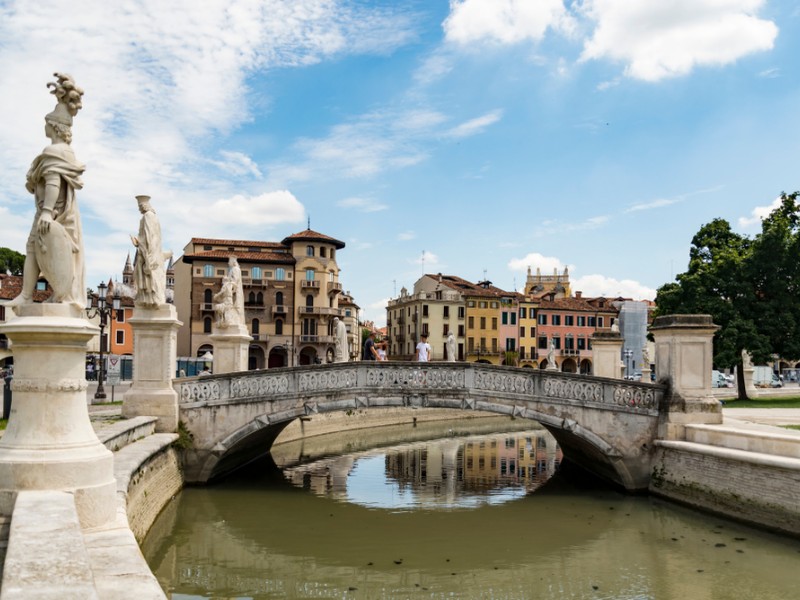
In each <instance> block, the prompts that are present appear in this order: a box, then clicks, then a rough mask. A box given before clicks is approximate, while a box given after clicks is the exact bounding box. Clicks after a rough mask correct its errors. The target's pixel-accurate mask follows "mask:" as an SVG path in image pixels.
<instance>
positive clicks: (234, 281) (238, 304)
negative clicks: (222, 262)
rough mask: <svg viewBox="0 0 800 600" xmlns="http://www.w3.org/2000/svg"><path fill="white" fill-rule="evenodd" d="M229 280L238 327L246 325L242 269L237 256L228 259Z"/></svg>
mask: <svg viewBox="0 0 800 600" xmlns="http://www.w3.org/2000/svg"><path fill="white" fill-rule="evenodd" d="M228 278H229V279H230V280H231V292H232V293H233V298H232V302H233V309H234V312H235V313H236V314H235V315H234V317H235V323H234V324H236V325H244V287H243V285H242V269H241V267H239V261H238V260H236V257H235V256H231V257H230V258H229V259H228Z"/></svg>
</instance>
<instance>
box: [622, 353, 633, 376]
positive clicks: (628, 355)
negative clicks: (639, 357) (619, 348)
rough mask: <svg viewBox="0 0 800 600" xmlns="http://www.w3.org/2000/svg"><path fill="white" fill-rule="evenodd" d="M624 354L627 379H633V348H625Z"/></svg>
mask: <svg viewBox="0 0 800 600" xmlns="http://www.w3.org/2000/svg"><path fill="white" fill-rule="evenodd" d="M622 355H623V356H624V357H625V379H632V378H633V375H632V374H631V358H632V357H633V350H625V351H624V352H623V353H622Z"/></svg>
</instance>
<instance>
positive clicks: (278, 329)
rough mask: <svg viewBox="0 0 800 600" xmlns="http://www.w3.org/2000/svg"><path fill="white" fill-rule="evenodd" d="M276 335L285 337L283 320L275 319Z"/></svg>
mask: <svg viewBox="0 0 800 600" xmlns="http://www.w3.org/2000/svg"><path fill="white" fill-rule="evenodd" d="M275 335H283V319H275Z"/></svg>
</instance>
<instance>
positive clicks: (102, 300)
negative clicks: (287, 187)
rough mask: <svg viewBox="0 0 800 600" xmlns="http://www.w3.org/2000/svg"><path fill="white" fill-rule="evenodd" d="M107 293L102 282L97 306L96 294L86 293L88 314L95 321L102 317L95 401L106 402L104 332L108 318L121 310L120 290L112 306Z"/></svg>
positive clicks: (105, 286) (98, 289) (98, 287)
mask: <svg viewBox="0 0 800 600" xmlns="http://www.w3.org/2000/svg"><path fill="white" fill-rule="evenodd" d="M107 292H108V286H107V285H106V284H105V283H102V282H100V283H99V284H98V286H97V303H96V304H93V300H94V293H93V292H92V290H91V289H90V290H88V291H87V293H86V300H87V303H86V314H87V315H88V317H89V318H90V319H93V318H94V317H100V366H99V368H98V369H97V391H96V392H95V394H94V398H95V400H105V397H106V391H105V389H104V388H103V381H104V380H105V376H106V368H105V361H104V360H103V352H104V344H103V340H104V337H103V332H104V331H105V328H106V325H107V324H109V321H108V317H109V316H110V315H111V311H117V310H119V306H120V297H119V290H118V289H115V290H114V296H113V299H112V301H111V305H110V306H109V304H108V301H107V296H106V293H107Z"/></svg>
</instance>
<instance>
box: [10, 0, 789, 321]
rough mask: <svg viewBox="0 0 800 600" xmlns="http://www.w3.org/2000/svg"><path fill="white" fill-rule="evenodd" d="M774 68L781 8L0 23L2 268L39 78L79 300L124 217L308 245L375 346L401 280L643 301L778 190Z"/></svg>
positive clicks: (284, 4)
mask: <svg viewBox="0 0 800 600" xmlns="http://www.w3.org/2000/svg"><path fill="white" fill-rule="evenodd" d="M798 56H800V8H798V5H797V3H796V2H795V1H790V0H669V1H667V0H664V1H661V2H653V1H652V0H574V1H569V0H567V1H564V0H451V1H450V2H448V1H446V0H406V1H403V2H399V1H397V0H383V1H372V0H283V1H280V0H260V1H259V0H204V1H203V2H197V1H196V0H191V1H190V0H177V1H169V0H126V1H124V2H123V1H120V2H91V1H89V0H71V1H69V2H66V1H63V2H62V1H57V0H39V1H36V2H34V1H32V0H0V81H3V82H4V85H5V86H6V92H5V93H3V94H0V114H1V115H2V126H1V127H0V161H1V162H0V164H2V167H0V246H4V247H9V248H12V249H15V250H17V251H19V252H24V251H25V240H26V238H27V235H28V231H29V229H30V227H31V222H32V219H33V214H34V207H33V197H32V196H31V195H30V194H28V193H27V192H26V191H25V185H24V184H25V175H26V173H27V170H28V167H29V166H30V163H31V161H32V160H33V158H34V157H35V156H36V155H37V154H38V153H39V152H40V151H41V150H42V148H43V147H44V146H46V145H47V144H48V140H47V139H46V138H45V136H44V131H43V129H44V127H43V125H44V123H43V118H44V115H45V114H47V113H48V112H50V111H51V110H52V109H53V107H54V101H53V96H51V95H50V94H48V93H47V88H46V83H48V82H50V81H53V80H54V78H53V77H52V73H54V72H56V71H59V72H65V73H69V74H71V75H72V76H73V77H74V78H75V81H76V83H77V84H78V85H79V86H80V87H82V88H83V89H84V91H85V95H84V97H83V110H82V111H81V112H80V113H79V114H78V115H77V116H76V117H75V121H74V126H73V142H72V147H73V149H74V151H75V154H76V156H77V157H78V159H79V160H80V161H81V162H84V163H85V164H86V166H87V170H86V172H85V173H84V176H83V180H84V184H85V187H84V188H83V190H81V191H80V192H79V196H78V198H79V203H80V209H81V214H82V219H83V227H84V243H85V248H86V266H87V281H88V282H89V283H91V284H92V285H93V286H96V283H94V282H100V281H101V280H108V279H109V278H121V271H122V267H123V265H124V263H125V258H126V256H127V255H128V253H129V252H132V250H133V247H132V245H131V241H130V234H133V233H136V231H137V229H138V220H139V214H138V210H137V206H136V200H135V196H136V195H140V194H145V195H149V196H151V197H152V204H153V206H154V208H155V209H156V211H157V212H158V214H159V217H160V221H161V227H162V232H163V236H164V247H165V249H171V250H172V251H173V252H174V253H175V256H176V257H179V256H180V255H181V254H182V249H183V248H184V246H185V245H186V244H187V243H188V242H189V240H190V239H191V238H192V237H214V238H225V239H241V240H268V241H280V240H281V239H283V238H284V237H286V236H288V235H291V234H293V233H297V232H299V231H302V230H304V229H306V227H307V226H308V224H309V222H310V225H311V228H312V229H313V230H315V231H318V232H320V233H323V234H325V235H329V236H332V237H334V238H337V239H339V240H342V241H343V242H345V244H346V247H345V249H344V250H342V251H341V252H339V253H338V254H337V261H338V263H339V266H340V268H341V274H340V281H341V282H342V284H343V286H344V289H345V290H349V291H350V293H351V294H353V296H354V298H355V300H356V302H357V303H358V304H359V305H360V306H361V308H362V317H363V318H366V319H370V320H374V321H375V322H376V323H377V324H378V325H382V324H384V323H385V318H386V314H385V306H386V303H387V301H388V299H390V298H392V297H396V296H397V295H398V294H399V293H400V290H401V289H402V288H403V287H405V288H407V289H409V290H410V289H412V287H413V284H414V282H415V281H416V280H417V279H418V278H419V277H420V276H421V275H422V274H423V273H439V272H441V273H446V274H452V275H458V276H460V277H463V278H465V279H468V280H471V281H479V280H482V279H484V278H488V279H489V280H490V281H492V283H493V284H494V285H496V286H498V287H500V288H503V289H506V290H514V289H516V290H521V289H522V288H523V286H524V283H525V276H526V271H527V269H528V267H530V268H531V269H533V270H534V271H535V269H536V268H537V267H538V268H540V269H542V271H543V272H545V273H552V271H553V269H554V268H558V269H559V270H561V269H563V268H564V267H569V270H570V276H571V280H572V288H573V290H580V291H582V292H583V293H584V294H585V295H613V296H616V295H623V296H626V297H631V298H634V299H644V298H648V299H653V298H654V297H655V291H656V289H657V288H658V287H659V286H661V285H663V284H665V283H667V282H669V281H672V280H673V279H674V277H675V275H677V274H678V273H680V272H682V271H684V270H685V269H686V266H687V262H688V251H689V246H690V243H691V239H692V236H693V235H694V234H695V233H696V232H697V230H698V229H699V228H700V227H701V226H702V225H703V224H705V223H708V222H709V221H711V220H712V219H714V218H717V217H722V218H724V219H727V220H728V221H729V222H730V223H731V225H732V226H733V228H734V229H735V230H736V231H739V232H740V233H744V234H747V235H754V234H756V233H757V232H758V231H759V224H760V218H761V217H763V216H764V215H765V214H767V213H768V212H769V210H770V206H772V205H773V204H774V202H775V200H776V198H778V196H779V195H780V193H781V192H782V191H785V192H792V191H795V190H798V189H800V85H799V79H800V78H799V76H800V61H798V59H797V57H798Z"/></svg>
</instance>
